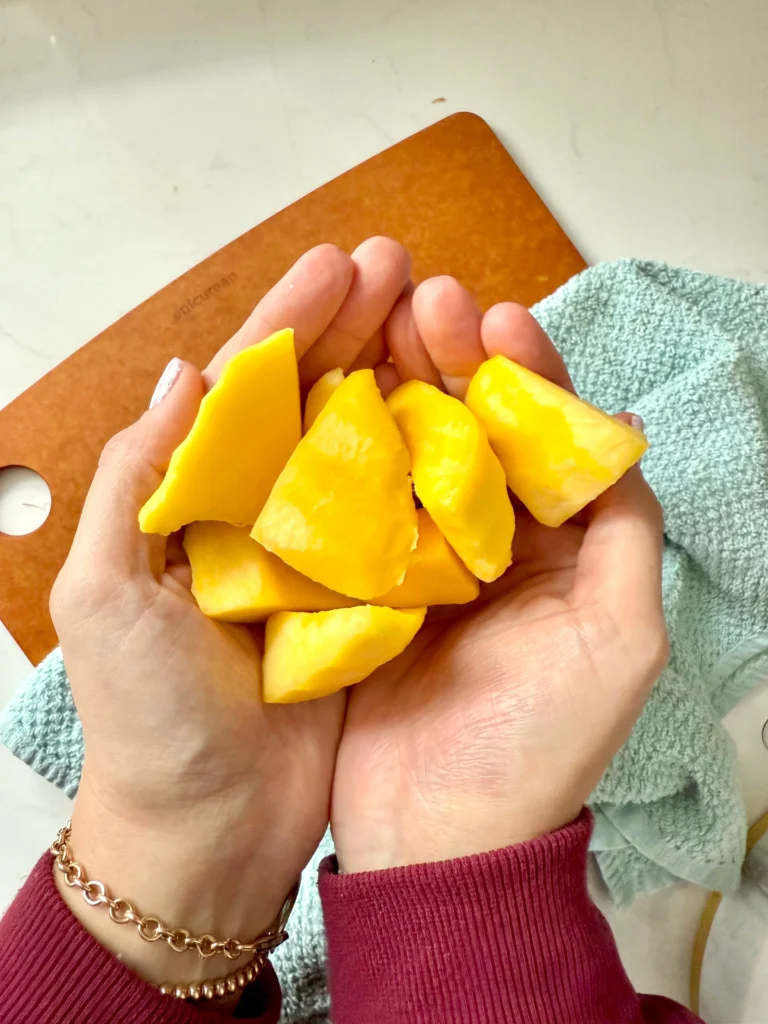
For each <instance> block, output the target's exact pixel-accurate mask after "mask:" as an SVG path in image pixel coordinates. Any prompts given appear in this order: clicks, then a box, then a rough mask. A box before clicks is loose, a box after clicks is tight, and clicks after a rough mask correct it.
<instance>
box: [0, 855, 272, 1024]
mask: <svg viewBox="0 0 768 1024" xmlns="http://www.w3.org/2000/svg"><path fill="white" fill-rule="evenodd" d="M52 866H53V860H52V857H51V855H50V854H46V855H45V856H44V857H43V858H42V859H41V860H40V861H38V863H37V866H36V867H35V869H34V871H33V872H32V874H31V875H30V876H29V878H28V880H27V882H26V884H25V885H24V887H23V888H22V890H21V892H20V893H19V895H18V896H17V897H16V899H15V901H14V902H13V903H12V904H11V907H10V909H9V910H8V912H7V913H6V915H5V917H4V918H3V919H2V921H0V1021H2V1024H222V1022H223V1021H226V1020H227V1019H228V1018H227V1017H226V1016H222V1015H221V1014H220V1013H215V1012H211V1011H210V1010H206V1009H204V1008H203V1006H204V1004H197V1005H195V1004H193V1003H185V1002H182V1001H181V1000H180V999H174V998H172V997H171V996H163V995H160V993H159V991H158V990H157V989H155V988H153V987H152V986H151V985H148V984H146V983H145V982H143V981H142V980H141V978H139V977H138V976H137V975H135V974H134V973H133V972H132V971H129V970H128V968H127V967H124V966H123V964H121V963H120V961H119V960H117V959H116V958H115V957H113V956H112V954H111V953H109V952H107V950H106V949H104V947H103V946H100V945H99V943H98V942H96V940H95V939H94V938H93V937H92V936H91V935H90V934H89V933H88V932H87V931H86V930H85V929H84V928H83V926H82V925H81V924H80V922H79V921H78V920H77V918H76V917H74V916H73V915H72V914H71V913H70V911H69V908H68V907H67V905H66V904H65V903H64V901H63V900H62V898H61V896H60V895H59V891H58V889H57V888H56V885H55V883H54V880H53V870H52ZM188 955H191V954H188ZM179 961H180V964H181V957H179ZM227 963H228V961H227ZM225 972H226V967H225V968H224V970H223V973H225ZM244 1014H245V1016H243V1015H244ZM279 1016H280V989H279V986H278V984H277V979H276V977H275V974H274V972H273V970H272V968H271V967H269V968H268V969H267V970H266V971H265V972H264V973H263V975H262V976H261V977H260V978H259V979H257V981H256V982H254V984H253V985H250V986H249V987H248V988H247V989H246V990H245V992H244V994H243V1001H242V1003H241V1006H240V1010H239V1019H241V1020H242V1019H245V1020H249V1021H251V1024H276V1022H277V1019H278V1017H279Z"/></svg>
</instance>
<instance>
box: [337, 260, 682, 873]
mask: <svg viewBox="0 0 768 1024" xmlns="http://www.w3.org/2000/svg"><path fill="white" fill-rule="evenodd" d="M388 332H389V338H390V347H391V349H392V352H393V355H394V357H395V364H396V366H397V369H398V370H399V373H400V376H401V377H402V378H408V377H421V378H422V379H427V380H429V381H431V382H432V383H435V384H437V385H438V386H443V387H444V388H445V389H446V390H449V391H452V392H453V393H454V394H457V395H459V396H460V395H461V394H462V393H463V391H464V389H465V388H466V383H467V380H468V378H469V376H470V375H471V374H472V373H473V372H474V370H475V369H476V367H477V365H478V364H479V363H480V362H481V361H482V360H483V359H484V358H487V357H488V356H491V355H494V354H496V353H499V352H501V353H503V354H505V355H507V356H509V357H510V358H512V359H515V360H517V361H518V362H520V363H523V364H524V365H526V366H528V367H529V368H530V369H532V370H534V371H536V372H538V373H541V374H543V375H544V376H546V377H549V378H550V379H551V380H553V381H554V382H555V383H557V384H559V385H561V386H562V387H564V388H567V389H569V390H572V384H571V382H570V379H569V377H568V374H567V371H566V369H565V366H564V365H563V362H562V360H561V359H560V357H559V355H558V353H557V352H556V350H555V348H554V346H553V345H552V343H551V341H550V340H549V338H548V337H547V336H546V334H545V333H544V332H543V330H542V329H541V328H540V327H539V325H538V324H537V323H536V321H535V320H534V319H533V317H532V316H531V315H530V313H528V311H527V310H525V309H523V308H522V307H520V306H515V305H513V304H511V303H504V304H501V305H499V306H496V307H494V308H493V309H491V310H490V311H489V312H488V313H486V314H485V316H484V317H481V315H480V313H479V312H478V310H477V307H476V305H475V303H474V301H473V299H472V297H471V296H470V295H469V294H468V293H466V292H465V291H464V290H463V289H462V288H461V287H460V286H459V284H458V283H457V282H456V281H454V280H452V279H449V278H439V279H433V280H431V281H427V282H425V283H424V284H422V285H421V286H419V288H417V289H416V292H415V294H414V296H413V297H412V298H410V297H407V296H406V297H404V298H403V299H402V300H401V301H400V303H399V304H398V307H397V308H396V310H395V311H394V313H393V315H392V317H391V319H390V323H389V326H388ZM662 530H663V526H662V516H661V510H660V508H659V505H658V502H657V501H656V498H655V497H654V495H653V493H652V491H651V489H650V488H649V487H648V485H647V484H646V482H645V480H644V479H643V476H642V473H641V471H640V469H639V467H635V468H633V469H631V470H630V471H629V472H628V473H627V474H626V475H625V476H624V478H623V479H622V480H621V481H619V483H618V484H616V485H615V486H614V487H612V488H611V489H610V490H608V491H606V493H605V494H603V495H602V496H601V497H600V498H599V499H598V500H597V501H595V502H594V503H593V505H592V506H591V507H589V508H588V509H587V510H586V512H585V513H584V515H583V516H582V517H580V519H579V520H578V521H571V522H569V523H567V524H565V525H564V526H562V527H560V528H559V529H557V530H552V529H548V528H547V527H544V526H542V525H541V524H539V523H537V522H536V521H535V520H534V519H533V518H532V517H531V516H530V515H529V514H528V513H527V512H526V511H525V510H524V509H523V510H520V511H519V512H518V517H517V530H516V534H515V539H514V545H513V553H514V563H513V565H512V567H511V569H510V570H508V572H507V573H506V574H505V575H504V577H502V578H501V579H500V580H498V581H497V582H496V583H494V584H491V585H490V586H488V587H484V588H483V592H482V594H481V597H480V599H479V600H478V601H477V602H476V603H475V604H473V605H470V606H466V607H464V608H461V609H455V610H451V611H450V612H446V611H445V610H439V611H440V612H441V614H439V615H435V616H434V617H432V619H431V621H430V619H428V620H427V624H426V625H425V626H424V627H423V629H422V631H421V633H420V634H419V635H418V636H417V637H416V640H415V641H414V642H413V643H412V644H411V645H410V647H409V648H408V649H407V650H406V651H405V652H404V653H403V654H402V655H401V656H400V658H398V659H396V660H395V661H393V662H391V663H389V664H388V665H385V666H383V667H382V668H381V669H379V670H378V671H377V672H376V673H375V674H374V676H373V677H372V678H371V679H369V680H367V681H366V682H364V683H361V684H359V685H358V686H356V687H353V688H352V690H351V691H350V698H349V707H348V710H347V716H346V720H345V726H344V732H343V736H342V741H341V745H340V748H339V753H338V758H337V764H336V775H335V781H334V789H333V801H332V828H333V835H334V840H335V844H336V850H337V854H338V858H339V864H340V866H341V868H342V870H343V871H344V872H358V871H365V870H371V869H380V868H388V867H393V866H397V865H406V864H412V863H416V862H424V861H437V860H448V859H451V858H455V857H459V856H463V855H467V854H473V853H480V852H484V851H490V850H494V849H498V848H501V847H506V846H510V845H512V844H515V843H520V842H522V841H525V840H528V839H532V838H535V837H536V836H539V835H541V834H543V833H546V832H550V831H553V830H555V829H558V828H559V827H561V826H563V825H565V824H567V823H568V822H569V821H571V820H572V819H573V818H575V817H576V816H577V815H578V813H579V810H580V809H581V807H582V805H583V804H584V802H585V801H586V800H587V798H588V797H589V795H590V793H591V792H592V790H593V789H594V787H595V785H596V784H597V782H598V781H599V779H600V777H601V775H602V773H603V772H604V771H605V769H606V767H607V766H608V763H609V762H610V760H611V758H612V756H613V755H614V754H615V753H616V751H617V750H618V748H619V747H620V746H621V744H622V743H623V742H624V741H625V740H626V738H627V736H628V735H629V732H630V730H631V728H632V725H633V724H634V722H635V720H636V718H637V716H638V715H639V714H640V711H641V709H642V707H643V704H644V703H645V700H646V698H647V696H648V693H649V691H650V688H651V686H652V685H653V683H654V681H655V679H656V678H657V676H658V674H659V672H660V671H661V669H662V667H663V665H664V663H665V659H666V654H667V638H666V629H665V624H664V617H663V613H662V605H661V550H662ZM436 611H437V610H436Z"/></svg>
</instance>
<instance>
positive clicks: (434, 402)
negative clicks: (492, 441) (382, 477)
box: [387, 380, 515, 583]
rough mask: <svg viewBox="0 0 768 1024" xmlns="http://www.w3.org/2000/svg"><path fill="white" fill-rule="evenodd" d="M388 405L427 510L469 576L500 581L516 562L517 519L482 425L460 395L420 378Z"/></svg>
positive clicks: (401, 389)
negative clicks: (447, 393) (514, 558)
mask: <svg viewBox="0 0 768 1024" xmlns="http://www.w3.org/2000/svg"><path fill="white" fill-rule="evenodd" d="M387 408H388V409H389V411H390V412H391V413H392V416H393V417H394V420H395V423H397V425H398V427H399V428H400V432H401V433H402V435H403V437H404V438H405V443H406V444H407V446H408V450H409V451H410V453H411V473H412V475H413V486H414V488H415V490H416V494H417V495H418V497H419V499H420V500H421V503H422V504H423V506H424V508H425V509H426V510H427V511H428V512H429V514H430V516H431V517H432V519H433V520H434V522H435V524H436V525H437V527H438V529H439V530H440V531H441V533H442V534H443V535H444V536H445V538H446V540H447V541H448V543H449V544H450V545H451V547H452V548H453V550H454V551H455V552H456V554H457V555H458V556H459V558H460V559H461V560H462V562H463V563H464V564H465V565H466V567H467V568H468V569H469V570H470V572H473V573H474V574H475V576H477V577H478V578H479V579H481V580H484V581H485V582H486V583H490V582H491V580H495V579H497V578H498V577H499V576H501V574H502V573H503V572H504V570H505V569H506V568H507V566H508V565H509V564H510V562H511V561H512V535H513V533H514V530H515V514H514V512H513V510H512V504H511V502H510V500H509V495H508V494H507V485H506V482H505V480H504V471H503V470H502V468H501V465H500V464H499V460H498V459H497V458H496V456H495V455H494V454H493V452H492V451H491V447H490V445H489V444H488V438H487V437H486V434H485V430H484V428H483V427H482V425H481V424H480V422H479V421H478V419H477V418H476V417H475V416H474V414H473V413H472V412H470V410H469V409H467V407H466V406H464V405H462V403H461V402H460V401H459V400H458V399H457V398H452V397H451V396H450V395H446V394H443V392H442V391H439V390H438V389H437V388H436V387H433V386H432V385H431V384H425V383H424V381H420V380H411V381H408V382H407V383H406V384H401V385H400V387H399V388H396V389H395V391H393V392H392V394H391V395H390V396H389V398H388V399H387Z"/></svg>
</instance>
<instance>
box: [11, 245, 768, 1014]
mask: <svg viewBox="0 0 768 1024" xmlns="http://www.w3.org/2000/svg"><path fill="white" fill-rule="evenodd" d="M533 312H534V313H535V314H536V316H537V318H538V319H539V321H540V322H541V324H542V325H543V326H544V328H545V329H546V330H547V331H548V332H549V334H550V335H551V336H552V337H553V339H554V340H555V342H556V343H557V345H558V347H559V348H560V351H561V352H562V353H563V355H564V356H565V359H566V362H567V363H568V366H569V368H570V370H571V373H572V375H573V378H574V382H575V384H576V387H577V388H578V390H579V391H580V392H581V394H582V395H584V396H585V397H586V398H588V399H590V400H591V401H593V402H595V403H596V404H597V405H600V406H601V407H602V408H604V409H607V410H609V411H610V412H617V411H619V410H624V409H628V410H631V411H633V412H637V413H639V414H640V415H641V416H642V417H643V418H644V420H645V423H646V429H647V432H648V435H649V437H650V440H651V449H650V451H649V452H648V454H647V455H646V457H645V459H644V461H643V466H644V469H645V472H646V474H647V476H648V479H649V480H650V482H651V484H652V485H653V487H654V488H655V490H656V493H657V494H658V495H659V498H660V499H661V502H662V505H663V506H664V511H665V516H666V533H667V543H666V549H665V555H664V601H665V607H666V614H667V621H668V624H669V631H670V637H671V647H672V657H671V662H670V665H669V668H668V669H667V670H666V671H665V672H664V674H663V675H662V677H661V679H660V680H659V682H658V684H657V686H656V688H655V689H654V691H653V694H652V695H651V698H650V700H649V701H648V705H647V707H646V709H645V711H644V713H643V715H642V718H641V719H640V721H639V722H638V724H637V727H636V728H635V730H634V732H633V734H632V737H631V738H630V740H629V742H628V743H627V744H626V746H625V747H624V749H623V750H622V751H621V752H620V753H619V755H618V756H617V757H616V759H615V760H614V762H613V764H612V765H611V767H610V769H609V771H608V773H607V774H606V776H605V778H604V779H603V781H602V782H601V783H600V785H599V787H598V789H597V791H596V792H595V794H594V798H593V802H592V805H593V808H594V810H595V814H596V818H597V828H596V831H595V837H594V841H593V849H594V852H595V854H596V856H597V860H598V863H599V866H600V869H601V871H602V874H603V877H604V879H605V881H606V883H607V885H608V888H609V889H610V891H611V894H612V895H613V898H614V899H615V900H616V901H617V902H618V903H619V904H621V905H626V904H628V903H630V902H631V901H632V899H633V898H634V896H635V895H636V894H637V893H638V892H641V891H644V890H650V889H657V888H659V887H661V886H663V885H666V884H668V883H669V882H672V881H674V880H675V879H687V880H689V881H692V882H697V883H699V884H701V885H703V886H707V887H709V888H716V889H732V888H734V887H735V886H736V885H737V884H738V881H739V872H740V867H741V861H742V857H743V853H744V842H745V834H746V822H745V816H744V808H743V805H742V800H741V794H740V791H739V785H738V780H737V776H736V769H735V758H734V752H733V750H732V748H731V744H730V742H729V739H728V737H727V734H726V733H725V731H724V729H723V727H722V725H721V723H720V720H721V718H722V716H723V715H724V714H725V712H727V711H728V710H729V708H731V707H732V706H733V704H734V703H735V702H736V701H737V700H738V699H739V698H740V697H741V696H742V695H743V694H744V693H746V691H747V690H748V689H749V688H750V687H751V686H753V685H754V684H755V683H756V682H758V681H759V680H760V679H761V678H763V677H766V676H768V528H766V524H765V516H766V513H767V512H768V288H765V287H762V286H758V285H751V284H745V283H742V282H739V281H732V280H728V279H725V278H719V277H711V276H706V275H703V274H695V273H692V272H690V271H687V270H679V269H672V268H670V267H666V266H663V265H660V264H654V263H640V262H636V261H620V262H616V263H607V264H604V265H600V266H596V267H593V268H591V269H589V270H586V271H585V272H584V273H583V274H580V275H579V276H578V277H576V278H574V279H573V280H572V281H570V282H569V283H568V284H567V285H565V286H564V287H563V288H561V289H560V290H559V291H557V292H556V293H555V294H554V295H552V296H550V297H549V298H548V299H546V300H545V301H544V302H542V303H540V304H539V305H538V306H536V307H535V308H534V310H533ZM0 737H2V739H3V740H4V742H5V743H6V744H7V745H8V746H9V747H10V749H11V750H12V751H13V752H14V753H15V754H16V755H17V756H18V757H20V758H22V759H23V760H24V761H26V762H27V764H30V765H31V766H32V767H33V768H34V769H35V770H36V771H38V772H39V773H40V774H41V775H44V776H45V777H46V778H48V779H50V780H51V781H52V782H55V783H56V784H57V785H58V786H60V787H62V788H63V789H64V790H66V791H67V792H68V793H70V794H73V793H74V792H75V790H76V788H77V783H78V779H79V774H80V766H81V762H82V756H83V743H82V733H81V730H80V725H79V722H78V720H77V716H76V713H75V708H74V705H73V703H72V699H71V696H70V693H69V685H68V682H67V678H66V674H65V671H64V667H63V664H62V661H61V657H60V655H59V653H58V651H56V652H54V653H53V654H52V655H51V656H50V657H49V658H48V659H47V660H46V661H45V662H44V663H43V664H42V665H41V666H40V667H39V669H38V670H37V671H36V673H35V674H34V675H33V676H32V678H31V679H30V680H29V681H28V683H27V684H26V686H25V687H24V688H23V689H22V690H21V692H20V693H19V694H18V695H17V696H16V698H15V699H14V700H13V702H12V703H11V705H10V706H9V707H8V708H7V710H6V712H5V714H4V717H3V719H2V721H0ZM309 874H310V873H308V878H307V881H306V883H305V885H304V887H303V892H302V896H301V898H300V900H299V905H298V907H297V911H296V918H295V919H294V922H293V928H292V931H293V933H294V938H293V939H292V941H291V942H290V943H288V944H287V945H286V947H284V949H283V950H281V951H280V952H279V953H278V956H277V958H276V959H277V963H278V969H279V971H280V973H281V974H282V976H283V981H284V983H285V985H286V988H287V992H286V1013H285V1019H286V1020H289V1021H306V1020H310V1019H313V1020H323V1019H325V1014H326V1009H327V995H326V992H325V986H324V980H323V968H322V960H323V937H322V936H323V933H322V920H321V913H320V907H319V902H318V899H317V893H316V886H315V885H314V882H313V880H312V878H311V877H309Z"/></svg>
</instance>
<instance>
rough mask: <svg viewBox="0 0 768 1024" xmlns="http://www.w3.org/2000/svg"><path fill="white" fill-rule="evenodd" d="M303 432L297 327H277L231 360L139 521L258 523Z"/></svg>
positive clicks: (163, 529)
mask: <svg viewBox="0 0 768 1024" xmlns="http://www.w3.org/2000/svg"><path fill="white" fill-rule="evenodd" d="M300 437H301V405H300V399H299V376H298V369H297V366H296V353H295V350H294V346H293V331H292V330H285V331H278V332H277V334H273V335H272V336H271V337H270V338H267V339H266V340H265V341H262V342H260V343H259V344H258V345H253V346H251V347H250V348H246V349H243V351H242V352H239V353H238V354H237V355H236V356H233V357H232V359H230V360H229V362H228V363H227V364H226V366H225V367H224V370H223V372H222V374H221V377H220V378H219V380H218V381H217V383H216V384H214V386H213V387H212V388H211V390H210V391H209V392H208V394H207V395H206V396H205V398H203V400H202V402H201V403H200V409H199V411H198V414H197V418H196V419H195V422H194V424H193V425H192V429H191V430H190V432H189V434H188V435H187V437H186V438H185V439H184V440H183V441H182V442H181V444H180V445H179V447H178V448H177V449H176V451H175V452H174V453H173V455H172V456H171V461H170V464H169V466H168V471H167V473H166V474H165V478H164V479H163V482H162V483H161V484H160V486H159V487H158V489H157V490H156V491H155V493H154V494H153V495H152V497H151V498H150V499H149V501H148V502H147V503H146V504H145V505H144V507H143V508H142V510H141V512H140V513H139V526H140V527H141V529H142V530H143V532H144V533H160V534H164V535H166V536H167V535H168V534H169V533H173V532H174V531H175V530H178V529H180V528H181V527H182V526H185V525H186V524H187V523H192V522H194V521H196V520H205V519H214V520H220V521H223V522H226V523H234V524H237V525H241V526H250V525H252V524H253V523H254V522H255V521H256V518H257V516H258V514H259V512H261V510H262V507H263V506H264V502H265V501H266V500H267V497H268V496H269V492H270V491H271V489H272V486H273V484H274V482H275V480H277V477H278V475H279V474H280V471H281V469H282V468H283V466H284V465H285V464H286V462H287V461H288V457H289V456H290V454H291V452H292V451H293V449H294V448H295V447H296V445H297V444H298V442H299V438H300Z"/></svg>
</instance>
